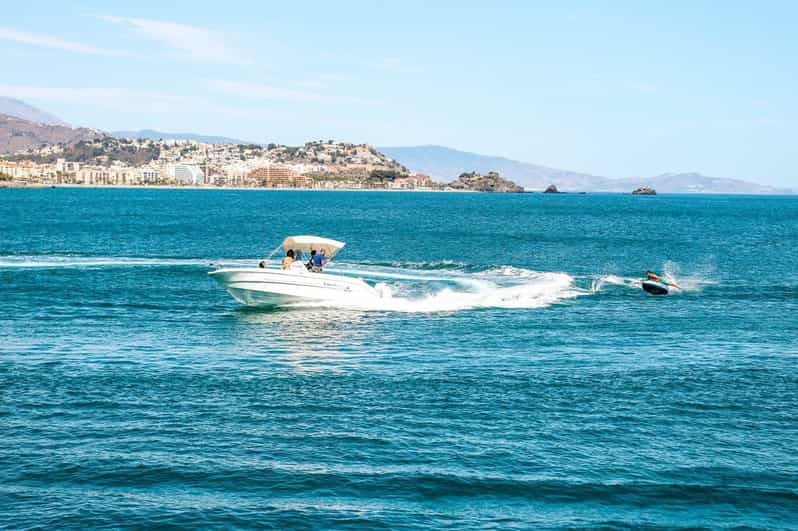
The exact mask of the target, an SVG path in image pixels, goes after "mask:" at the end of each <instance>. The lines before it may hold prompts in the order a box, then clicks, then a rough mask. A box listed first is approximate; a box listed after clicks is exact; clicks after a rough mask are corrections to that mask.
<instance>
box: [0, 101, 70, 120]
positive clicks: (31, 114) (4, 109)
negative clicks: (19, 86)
mask: <svg viewBox="0 0 798 531" xmlns="http://www.w3.org/2000/svg"><path fill="white" fill-rule="evenodd" d="M0 114H5V115H6V116H13V117H14V118H20V119H22V120H27V121H29V122H35V123H40V124H47V125H60V126H64V127H69V124H68V123H66V122H65V121H63V120H62V119H60V118H58V117H57V116H53V115H52V114H50V113H47V112H44V111H43V110H41V109H37V108H36V107H34V106H33V105H29V104H27V103H25V102H24V101H20V100H17V99H14V98H8V97H6V96H0Z"/></svg>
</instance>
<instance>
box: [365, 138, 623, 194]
mask: <svg viewBox="0 0 798 531" xmlns="http://www.w3.org/2000/svg"><path fill="white" fill-rule="evenodd" d="M378 149H379V150H380V151H382V152H383V153H385V154H386V155H388V156H389V157H392V158H393V159H395V160H396V161H398V162H399V163H401V164H403V165H404V166H406V167H408V168H410V169H411V170H414V171H417V172H419V173H424V174H427V175H430V176H431V177H434V178H436V179H441V180H443V181H447V182H448V181H453V180H454V179H456V178H457V177H458V176H459V175H460V174H461V173H467V172H472V171H475V172H479V173H487V172H490V171H495V172H498V173H499V175H501V176H502V177H504V178H505V179H510V180H511V181H515V182H516V183H518V184H520V185H521V186H523V187H525V188H527V189H530V190H544V189H545V188H546V187H547V186H548V185H550V184H556V185H557V188H559V189H560V190H571V191H577V190H579V191H582V190H588V189H592V188H594V187H595V186H596V184H598V183H599V182H602V183H603V182H604V181H608V180H609V179H605V178H603V177H596V176H594V175H588V174H586V173H579V172H574V171H567V170H558V169H556V168H549V167H546V166H540V165H538V164H529V163H527V162H519V161H517V160H512V159H507V158H504V157H494V156H489V155H480V154H477V153H469V152H467V151H458V150H456V149H451V148H447V147H443V146H414V147H381V148H378Z"/></svg>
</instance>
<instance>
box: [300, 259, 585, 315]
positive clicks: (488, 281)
mask: <svg viewBox="0 0 798 531" xmlns="http://www.w3.org/2000/svg"><path fill="white" fill-rule="evenodd" d="M339 266H340V267H339V268H337V269H336V272H337V273H345V274H348V275H355V276H360V277H362V278H364V279H366V280H370V281H372V283H374V282H375V281H376V283H375V288H376V291H377V292H378V294H377V295H374V296H359V297H351V296H344V297H340V298H333V299H329V300H327V301H324V302H323V303H322V304H324V305H330V306H335V307H339V308H350V309H358V310H371V311H393V312H418V313H425V312H426V313H433V312H455V311H461V310H473V309H480V308H543V307H546V306H550V305H552V304H556V303H558V302H562V301H564V300H567V299H572V298H575V297H579V296H582V295H588V294H589V293H590V292H589V291H588V290H585V289H582V288H579V287H577V286H576V284H575V281H574V278H573V277H571V276H570V275H568V274H566V273H547V272H539V271H532V270H528V269H522V268H515V267H510V266H501V267H496V268H492V269H489V270H485V271H479V272H466V271H459V270H453V269H450V268H449V267H445V268H443V269H438V270H435V269H431V268H424V269H420V270H415V269H409V268H404V267H392V266H375V265H372V264H368V265H359V264H339ZM310 305H311V306H318V305H319V303H312V304H310ZM296 306H297V307H302V306H306V305H305V304H304V303H302V304H297V305H296Z"/></svg>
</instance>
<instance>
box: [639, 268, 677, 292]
mask: <svg viewBox="0 0 798 531" xmlns="http://www.w3.org/2000/svg"><path fill="white" fill-rule="evenodd" d="M646 278H648V280H653V281H654V282H659V283H661V284H665V285H666V286H671V287H674V288H678V287H679V285H678V284H676V283H675V282H668V281H667V280H665V279H664V278H662V277H661V276H660V275H658V274H656V273H654V272H653V271H646Z"/></svg>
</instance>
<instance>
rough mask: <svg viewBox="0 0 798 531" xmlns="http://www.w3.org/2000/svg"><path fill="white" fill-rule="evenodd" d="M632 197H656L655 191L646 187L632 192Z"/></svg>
mask: <svg viewBox="0 0 798 531" xmlns="http://www.w3.org/2000/svg"><path fill="white" fill-rule="evenodd" d="M632 195H657V191H656V190H654V189H653V188H649V187H648V186H641V187H640V188H635V189H634V191H632Z"/></svg>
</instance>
